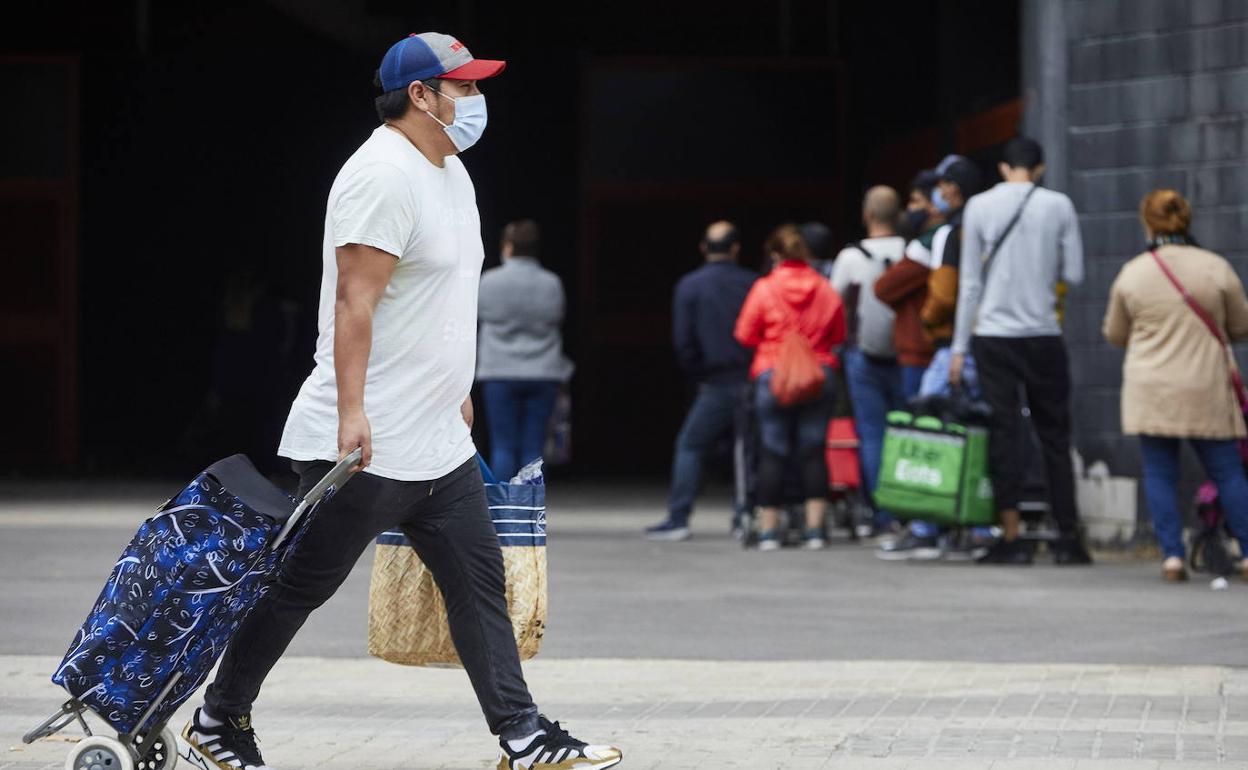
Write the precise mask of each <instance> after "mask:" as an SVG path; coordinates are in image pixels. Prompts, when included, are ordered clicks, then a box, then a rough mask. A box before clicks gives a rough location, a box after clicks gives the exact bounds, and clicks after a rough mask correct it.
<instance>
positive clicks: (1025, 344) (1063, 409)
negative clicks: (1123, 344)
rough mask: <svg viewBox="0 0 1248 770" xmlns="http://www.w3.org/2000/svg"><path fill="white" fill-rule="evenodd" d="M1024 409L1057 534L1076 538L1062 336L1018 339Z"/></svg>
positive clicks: (1067, 376)
mask: <svg viewBox="0 0 1248 770" xmlns="http://www.w3.org/2000/svg"><path fill="white" fill-rule="evenodd" d="M1019 342H1021V343H1022V346H1021V350H1022V352H1023V356H1024V361H1023V378H1024V385H1025V387H1026V391H1027V406H1028V407H1029V408H1030V409H1031V419H1032V422H1033V424H1034V425H1035V426H1036V435H1037V436H1038V437H1039V438H1040V446H1041V448H1042V449H1043V452H1044V467H1045V471H1046V473H1047V474H1048V479H1049V504H1050V506H1051V507H1052V511H1053V518H1054V520H1055V521H1056V522H1057V529H1058V532H1059V533H1060V534H1061V536H1062V537H1064V538H1077V537H1078V536H1079V510H1078V508H1077V507H1076V504H1075V472H1074V468H1073V466H1072V464H1071V461H1070V433H1071V414H1070V358H1069V356H1067V354H1066V345H1065V343H1064V342H1062V338H1061V337H1035V338H1031V339H1025V340H1019Z"/></svg>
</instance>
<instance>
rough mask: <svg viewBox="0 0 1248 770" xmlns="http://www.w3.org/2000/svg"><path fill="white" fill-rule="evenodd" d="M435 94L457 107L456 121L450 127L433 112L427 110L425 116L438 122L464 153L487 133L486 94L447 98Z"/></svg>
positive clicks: (456, 147) (441, 94)
mask: <svg viewBox="0 0 1248 770" xmlns="http://www.w3.org/2000/svg"><path fill="white" fill-rule="evenodd" d="M434 93H435V94H437V95H438V96H441V97H442V98H443V99H450V100H451V103H452V104H454V105H455V119H454V120H453V121H451V124H450V125H449V126H448V125H447V124H445V123H443V122H442V121H440V120H438V116H437V115H434V114H433V113H432V112H429V111H428V110H425V114H426V115H428V116H429V117H431V118H433V119H434V120H437V121H438V125H439V126H442V130H443V131H445V132H446V135H447V136H449V137H450V138H451V143H452V144H454V145H455V149H456V150H459V151H460V152H463V151H464V150H466V149H468V148H469V147H471V146H473V145H474V144H476V143H477V140H479V139H480V138H481V135H482V134H484V133H485V124H486V121H487V120H488V117H489V116H488V115H487V114H486V111H485V94H473V95H472V96H447V95H446V94H443V93H441V92H439V91H434Z"/></svg>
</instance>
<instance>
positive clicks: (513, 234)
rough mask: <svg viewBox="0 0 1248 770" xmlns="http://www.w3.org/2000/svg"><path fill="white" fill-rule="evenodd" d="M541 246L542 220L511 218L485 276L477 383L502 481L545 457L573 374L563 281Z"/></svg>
mask: <svg viewBox="0 0 1248 770" xmlns="http://www.w3.org/2000/svg"><path fill="white" fill-rule="evenodd" d="M539 245H540V232H539V230H538V227H537V223H536V222H534V221H533V220H531V219H521V220H519V221H516V222H512V223H510V224H508V225H507V226H506V227H505V228H503V239H502V259H503V263H502V265H500V266H499V267H495V268H491V269H489V270H486V271H485V272H484V273H482V275H481V293H480V295H479V299H478V304H477V308H478V309H477V319H478V326H479V328H478V333H477V339H478V341H479V342H478V347H477V382H479V383H481V386H482V387H481V391H482V397H483V400H484V402H485V418H486V423H487V424H488V426H489V431H490V466H491V469H492V470H493V471H494V473H495V475H496V476H498V478H499V479H500V480H503V481H505V480H507V479H510V478H511V477H512V476H513V475H515V473H516V471H518V470H520V468H521V467H522V466H524V465H525V464H526V463H529V462H532V461H533V460H535V459H537V458H538V457H539V456H541V454H542V448H543V445H544V444H545V441H546V430H547V424H548V423H549V422H550V415H551V412H552V411H553V410H554V407H555V399H556V398H557V397H558V395H559V388H560V386H561V385H563V384H565V383H567V381H568V380H569V379H571V378H572V371H573V366H572V362H571V361H569V360H568V357H567V356H565V355H564V354H563V334H562V331H561V327H562V326H563V314H564V307H565V297H564V292H563V282H562V281H560V280H559V276H557V275H555V274H554V273H552V272H551V271H549V270H547V269H545V268H544V267H542V265H541V263H539V262H538V261H537V254H538V247H539Z"/></svg>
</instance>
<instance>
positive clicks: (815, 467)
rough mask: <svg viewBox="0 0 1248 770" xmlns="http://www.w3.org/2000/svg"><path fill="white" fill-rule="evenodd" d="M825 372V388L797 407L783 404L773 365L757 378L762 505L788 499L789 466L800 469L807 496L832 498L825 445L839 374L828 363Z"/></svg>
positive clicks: (760, 500)
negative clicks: (773, 389)
mask: <svg viewBox="0 0 1248 770" xmlns="http://www.w3.org/2000/svg"><path fill="white" fill-rule="evenodd" d="M823 373H824V381H823V390H821V391H820V392H819V395H818V397H816V398H814V399H812V400H810V401H806V402H804V403H801V404H794V405H791V406H784V405H782V404H781V403H780V402H779V401H777V400H776V397H775V394H773V393H772V392H771V378H772V376H773V372H772V371H771V370H768V371H766V372H763V373H762V374H761V375H759V377H758V379H757V380H756V381H755V385H754V403H755V406H756V409H757V415H758V433H759V443H761V444H762V448H763V451H762V456H761V457H760V458H759V461H758V504H759V505H765V506H779V505H784V504H785V502H787V500H786V495H785V492H786V489H785V485H784V482H785V478H786V475H785V472H786V469H787V468H789V467H796V468H797V471H798V476H799V477H800V478H801V492H802V499H803V500H810V499H814V498H818V497H827V494H828V463H827V459H826V455H825V447H826V446H827V442H828V421H829V420H831V419H832V410H833V409H834V408H835V406H836V373H835V371H833V369H832V367H830V366H824V367H823ZM790 464H791V465H790Z"/></svg>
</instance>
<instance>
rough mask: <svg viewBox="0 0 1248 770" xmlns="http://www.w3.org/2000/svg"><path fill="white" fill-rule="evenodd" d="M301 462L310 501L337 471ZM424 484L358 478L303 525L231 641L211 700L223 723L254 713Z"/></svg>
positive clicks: (361, 475) (207, 696) (301, 484)
mask: <svg viewBox="0 0 1248 770" xmlns="http://www.w3.org/2000/svg"><path fill="white" fill-rule="evenodd" d="M332 467H333V465H332V464H331V463H328V462H313V463H296V469H297V471H298V472H299V495H300V496H301V497H302V496H303V495H305V494H307V492H308V491H309V490H310V489H311V488H312V486H313V485H314V484H315V483H316V482H317V481H320V479H321V477H323V476H324V475H325V473H326V472H327V471H328V470H329V469H330V468H332ZM421 489H422V486H421V485H420V484H419V483H418V482H401V481H392V480H390V479H383V478H381V477H380V476H374V475H372V474H369V473H357V474H355V475H354V476H353V477H352V478H351V481H350V482H349V483H347V484H345V485H344V486H343V487H342V488H341V489H339V490H338V491H337V492H336V493H335V494H334V496H333V497H331V498H330V499H329V500H326V501H325V502H324V503H322V504H321V505H319V506H318V507H317V508H316V510H315V511H314V512H313V513H312V514H311V516H310V517H309V519H308V520H307V521H306V522H305V523H304V524H303V526H304V527H305V528H306V530H305V532H304V534H303V537H302V538H301V539H300V540H299V542H298V544H297V547H296V549H295V550H294V551H293V552H292V553H291V554H290V555H289V556H288V557H287V558H286V561H285V563H284V564H283V565H282V567H281V569H280V571H279V572H278V574H277V576H276V577H275V578H274V579H273V582H272V584H271V585H270V586H269V590H268V591H267V592H266V593H265V595H264V596H263V597H262V598H261V599H260V601H259V602H257V604H256V606H255V607H253V608H252V610H251V612H250V613H249V614H248V615H247V619H246V620H245V621H244V622H243V624H242V626H241V627H240V628H239V629H238V632H237V633H236V634H235V635H234V638H233V639H232V640H231V641H230V644H229V646H228V647H227V648H226V650H225V655H224V656H223V657H222V659H221V665H220V667H219V668H218V669H217V675H216V678H215V679H214V680H213V682H212V684H210V685H209V686H208V690H207V692H206V693H205V695H204V702H205V704H206V706H207V710H208V713H209V715H210V716H211V717H213V718H216V719H222V720H223V719H225V718H226V717H228V716H233V715H241V714H248V713H250V712H251V704H252V702H253V701H255V699H256V696H257V695H258V694H259V692H260V686H261V685H262V684H263V683H264V679H265V677H266V676H268V673H269V671H270V670H271V669H272V668H273V665H274V664H275V663H277V661H278V659H279V658H280V657H281V656H282V653H284V652H285V651H286V647H287V646H288V645H289V644H290V641H291V639H293V638H294V636H295V633H296V632H297V631H298V630H299V629H300V628H301V627H302V626H303V623H304V621H305V620H307V618H308V615H310V614H311V613H312V611H313V610H314V609H316V608H317V607H320V606H321V605H322V604H324V603H325V601H326V600H328V599H329V597H331V596H333V595H334V592H335V591H337V590H338V586H340V585H342V581H343V580H345V579H346V577H347V575H348V574H350V572H351V568H352V567H353V566H355V563H356V561H358V560H359V557H360V554H362V553H363V552H364V549H365V548H367V547H368V545H369V544H370V543H371V542H373V538H375V537H376V536H377V535H378V534H379V533H381V532H383V531H385V530H386V528H387V527H389V526H391V525H392V524H393V523H394V522H396V521H398V520H399V519H400V518H401V517H402V516H403V514H404V511H405V510H407V509H409V508H410V507H411V506H412V505H413V504H414V503H415V501H416V500H419V499H420V495H421Z"/></svg>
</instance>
